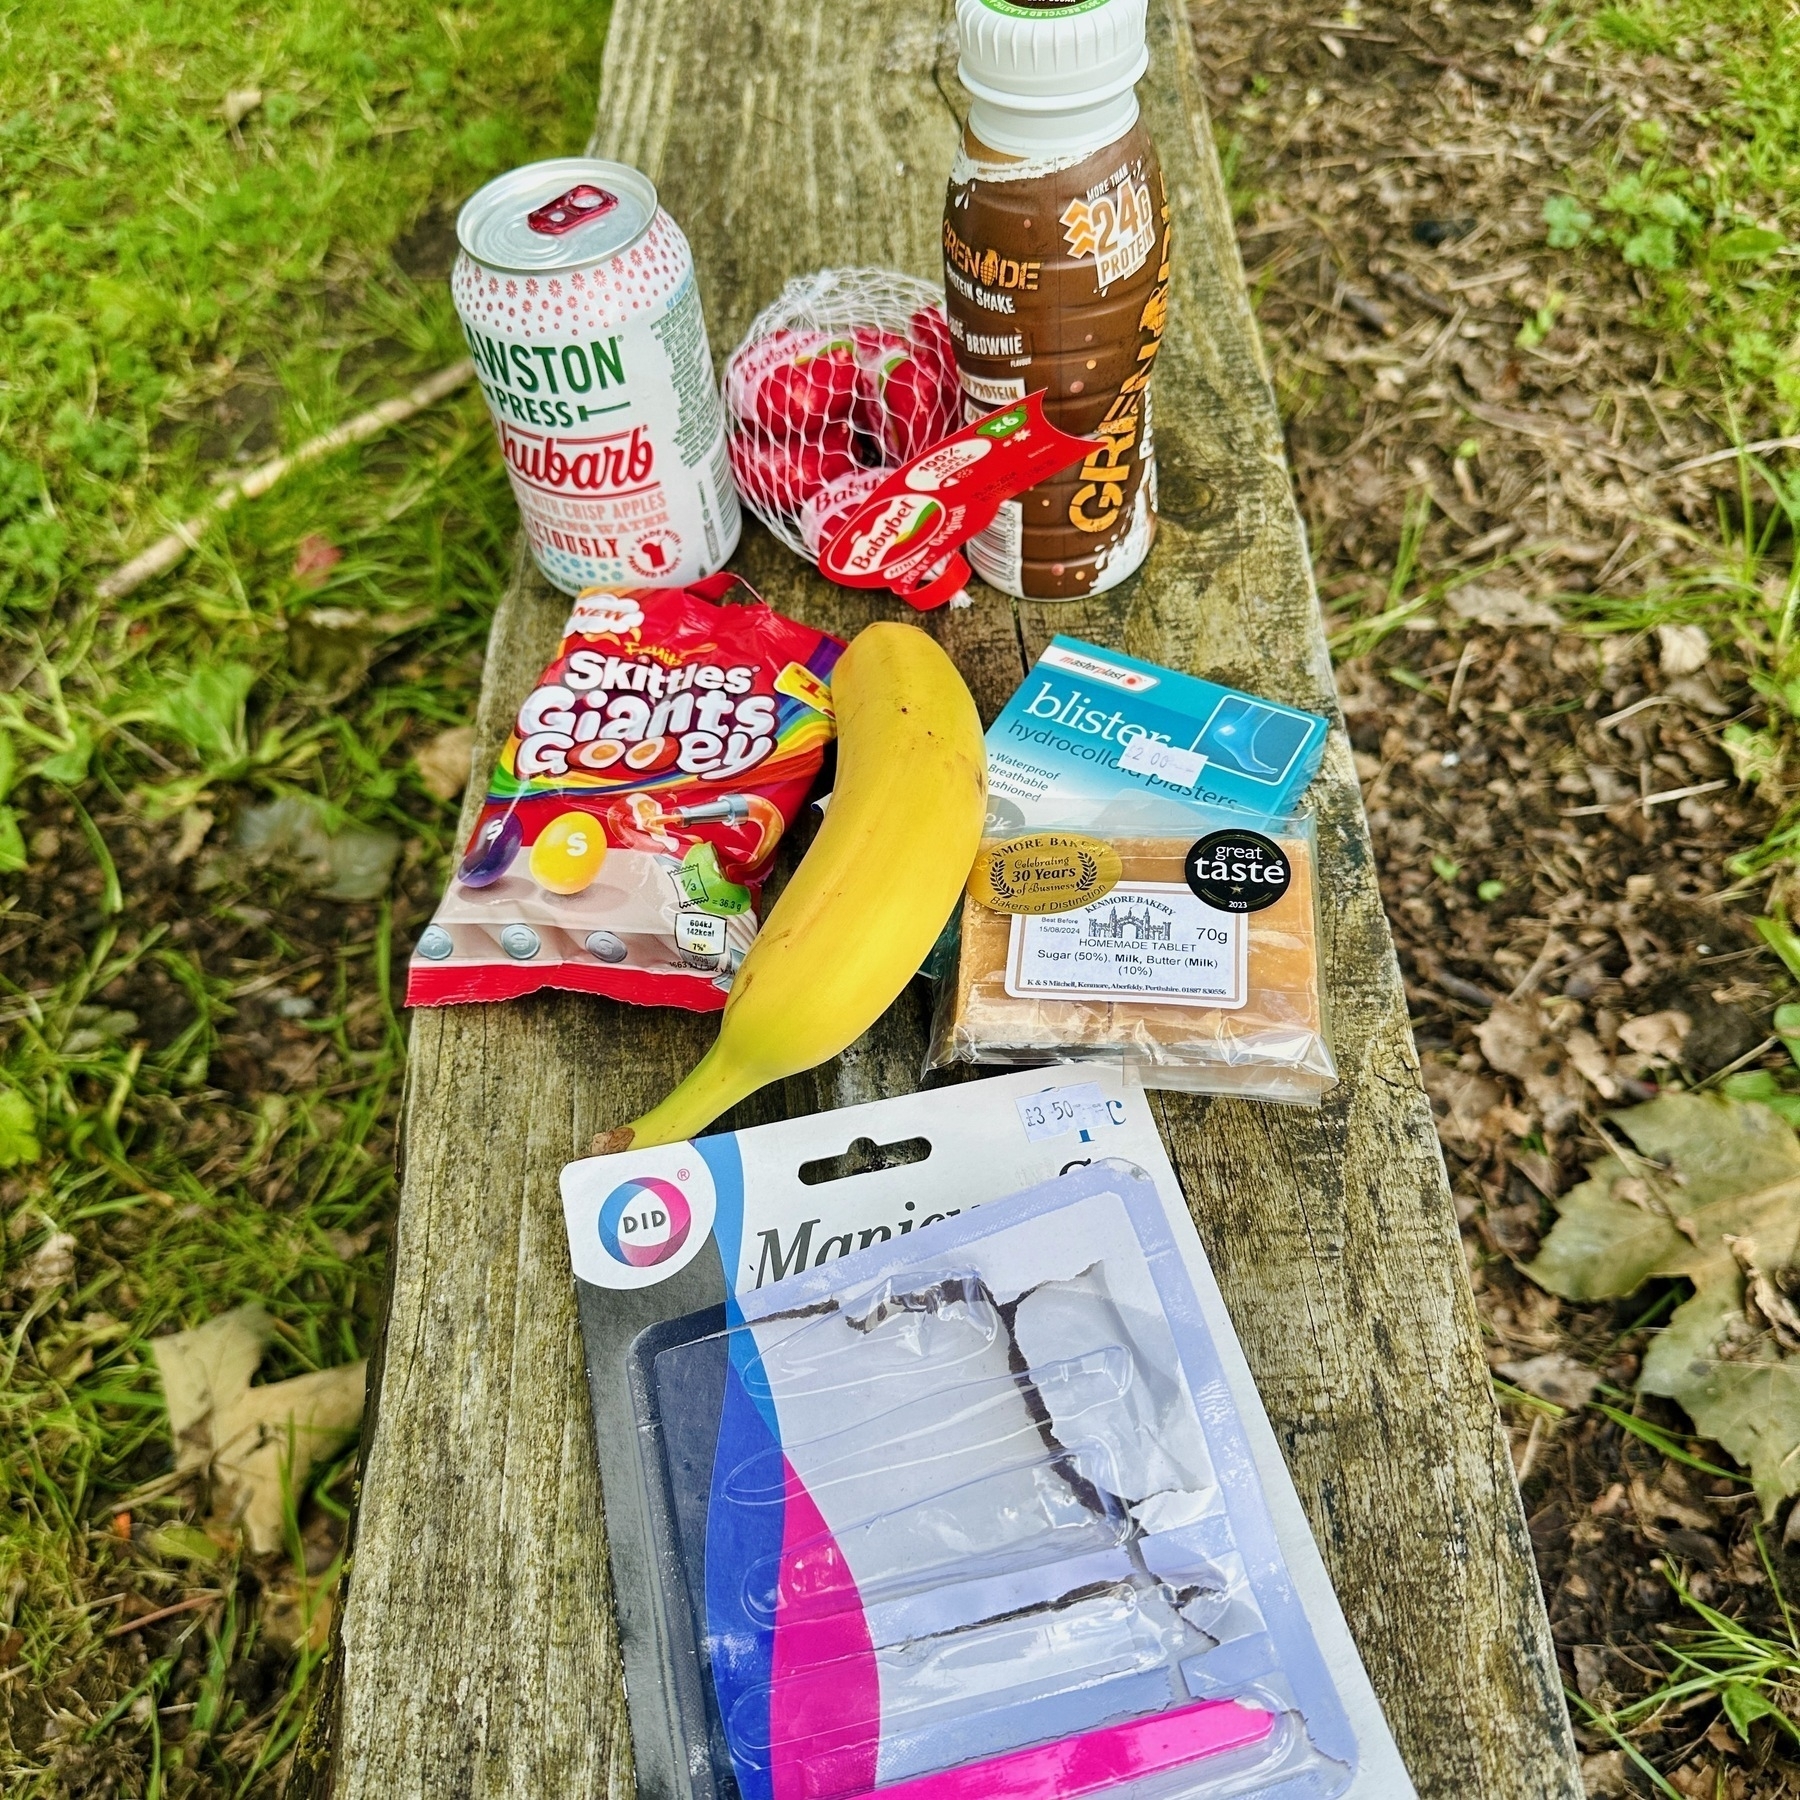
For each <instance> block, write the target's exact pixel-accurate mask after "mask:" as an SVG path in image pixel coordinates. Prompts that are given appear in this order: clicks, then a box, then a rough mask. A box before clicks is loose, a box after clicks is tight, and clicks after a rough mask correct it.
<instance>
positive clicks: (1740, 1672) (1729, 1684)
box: [1569, 1529, 1800, 1800]
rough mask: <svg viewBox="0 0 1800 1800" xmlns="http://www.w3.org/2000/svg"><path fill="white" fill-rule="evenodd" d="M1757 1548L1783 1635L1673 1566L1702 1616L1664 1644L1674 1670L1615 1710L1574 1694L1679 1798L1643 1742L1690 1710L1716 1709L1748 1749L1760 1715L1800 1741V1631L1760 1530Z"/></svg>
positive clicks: (1792, 1741) (1586, 1716)
mask: <svg viewBox="0 0 1800 1800" xmlns="http://www.w3.org/2000/svg"><path fill="white" fill-rule="evenodd" d="M1756 1548H1757V1552H1758V1555H1759V1556H1760V1558H1761V1561H1762V1567H1763V1573H1764V1575H1765V1577H1766V1578H1767V1580H1768V1582H1769V1585H1770V1589H1771V1591H1772V1592H1773V1595H1774V1598H1775V1602H1776V1606H1777V1608H1778V1609H1779V1612H1780V1615H1781V1624H1782V1631H1781V1634H1780V1635H1779V1636H1775V1635H1770V1634H1765V1633H1763V1632H1760V1631H1756V1630H1753V1629H1752V1628H1751V1627H1749V1626H1747V1625H1746V1624H1745V1623H1744V1622H1743V1621H1742V1620H1741V1619H1736V1618H1733V1617H1732V1616H1731V1615H1730V1614H1729V1613H1724V1612H1721V1611H1720V1610H1719V1609H1718V1608H1717V1607H1715V1606H1710V1605H1708V1604H1707V1603H1706V1602H1705V1601H1704V1600H1702V1599H1701V1598H1700V1597H1699V1596H1698V1595H1697V1594H1695V1593H1694V1591H1693V1590H1692V1588H1690V1587H1689V1586H1688V1583H1687V1581H1686V1579H1685V1577H1684V1576H1683V1575H1682V1573H1681V1571H1680V1569H1678V1568H1676V1567H1674V1566H1673V1565H1666V1566H1665V1568H1664V1571H1663V1572H1664V1574H1665V1576H1666V1577H1667V1579H1668V1582H1669V1585H1670V1586H1671V1587H1672V1588H1673V1589H1674V1590H1675V1594H1676V1597H1677V1598H1678V1599H1679V1600H1680V1602H1681V1604H1682V1605H1683V1606H1684V1607H1686V1608H1687V1610H1688V1612H1689V1613H1690V1614H1692V1615H1693V1616H1694V1617H1695V1618H1697V1619H1698V1620H1699V1621H1700V1622H1699V1624H1698V1625H1692V1624H1686V1625H1681V1626H1677V1627H1675V1628H1674V1629H1673V1630H1672V1631H1671V1632H1670V1633H1669V1635H1668V1639H1667V1642H1666V1643H1665V1645H1664V1647H1663V1648H1664V1655H1665V1657H1666V1658H1667V1660H1668V1662H1669V1663H1670V1664H1671V1665H1672V1667H1671V1668H1670V1670H1669V1672H1668V1673H1667V1674H1666V1675H1665V1676H1664V1677H1663V1679H1662V1680H1660V1681H1659V1682H1658V1683H1657V1684H1656V1686H1655V1687H1654V1688H1653V1689H1652V1690H1651V1691H1650V1692H1649V1693H1648V1694H1646V1695H1644V1696H1643V1698H1641V1699H1639V1700H1634V1701H1632V1702H1631V1703H1630V1704H1629V1705H1626V1706H1621V1707H1619V1708H1618V1709H1617V1710H1616V1711H1612V1712H1608V1711H1603V1710H1602V1709H1601V1708H1599V1707H1596V1706H1594V1705H1592V1704H1590V1703H1589V1702H1588V1701H1586V1700H1584V1699H1583V1698H1582V1697H1581V1696H1580V1695H1579V1694H1571V1695H1570V1696H1569V1699H1570V1703H1571V1706H1572V1708H1573V1709H1574V1711H1575V1713H1576V1716H1577V1717H1578V1718H1580V1719H1582V1720H1583V1721H1584V1722H1585V1723H1586V1724H1588V1725H1589V1726H1591V1727H1593V1728H1594V1729H1595V1730H1597V1731H1601V1732H1604V1733H1605V1734H1606V1735H1607V1736H1608V1737H1609V1738H1611V1739H1612V1741H1613V1742H1614V1743H1616V1744H1617V1745H1619V1747H1620V1748H1621V1749H1622V1750H1624V1752H1625V1753H1626V1755H1627V1756H1628V1757H1629V1758H1630V1760H1631V1761H1632V1763H1633V1764H1634V1765H1635V1766H1636V1767H1637V1768H1638V1769H1639V1770H1640V1771H1641V1773H1642V1774H1643V1775H1644V1776H1645V1777H1646V1778H1647V1779H1648V1780H1649V1781H1650V1783H1651V1785H1652V1786H1653V1787H1654V1788H1655V1789H1656V1791H1657V1792H1658V1793H1660V1794H1667V1795H1671V1796H1673V1797H1674V1800H1681V1792H1680V1790H1679V1789H1677V1788H1676V1787H1674V1786H1673V1785H1672V1784H1671V1783H1670V1782H1669V1781H1668V1780H1666V1779H1665V1778H1664V1776H1663V1775H1662V1774H1661V1773H1660V1772H1659V1771H1658V1769H1657V1768H1656V1766H1655V1764H1654V1763H1653V1762H1652V1761H1651V1760H1650V1759H1649V1758H1648V1757H1647V1756H1646V1755H1645V1754H1644V1752H1643V1751H1642V1750H1641V1749H1640V1748H1639V1747H1638V1745H1637V1742H1636V1741H1635V1740H1636V1739H1638V1738H1639V1737H1642V1736H1644V1735H1645V1734H1647V1733H1650V1732H1655V1731H1661V1730H1670V1729H1680V1728H1681V1725H1680V1722H1681V1720H1682V1718H1683V1715H1685V1714H1687V1713H1689V1712H1692V1711H1694V1710H1696V1709H1698V1708H1702V1707H1713V1706H1716V1707H1717V1708H1718V1709H1719V1711H1720V1713H1721V1714H1722V1715H1723V1716H1724V1719H1725V1722H1726V1724H1727V1725H1728V1726H1729V1728H1730V1730H1731V1731H1732V1733H1733V1735H1735V1736H1736V1738H1737V1739H1738V1741H1739V1742H1740V1743H1742V1744H1743V1745H1745V1747H1746V1748H1749V1747H1751V1745H1752V1744H1753V1739H1752V1735H1751V1733H1752V1728H1753V1727H1754V1726H1755V1725H1756V1724H1757V1723H1758V1721H1760V1720H1767V1721H1769V1725H1770V1728H1771V1729H1772V1730H1773V1731H1774V1732H1775V1733H1776V1734H1777V1735H1778V1736H1779V1737H1782V1738H1785V1739H1786V1740H1787V1743H1788V1746H1789V1747H1790V1748H1791V1747H1792V1746H1793V1745H1796V1744H1800V1635H1797V1634H1796V1631H1795V1626H1794V1615H1793V1612H1792V1609H1791V1608H1790V1607H1789V1605H1788V1600H1787V1596H1786V1595H1785V1594H1784V1593H1783V1592H1782V1587H1781V1582H1780V1579H1779V1577H1778V1576H1777V1575H1776V1573H1775V1565H1774V1563H1773V1562H1772V1561H1771V1560H1770V1557H1769V1549H1768V1545H1767V1544H1766V1543H1764V1541H1763V1536H1762V1532H1761V1530H1760V1529H1758V1530H1757V1532H1756Z"/></svg>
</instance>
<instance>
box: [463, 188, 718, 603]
mask: <svg viewBox="0 0 1800 1800" xmlns="http://www.w3.org/2000/svg"><path fill="white" fill-rule="evenodd" d="M456 236H457V241H458V243H459V244H460V245H461V247H462V253H461V255H459V256H458V257H457V259H456V267H455V269H454V271H453V272H452V274H451V277H450V286H451V292H452V293H453V295H454V296H455V299H456V311H457V315H458V317H459V318H460V319H461V320H462V328H463V334H464V336H466V337H467V339H468V340H469V349H470V352H471V354H472V355H473V357H474V360H475V374H476V378H477V379H478V380H479V381H480V383H481V391H482V393H483V394H484V395H485V396H486V397H487V403H488V410H489V411H490V412H491V413H492V414H493V417H494V430H495V431H496V433H497V434H498V436H499V439H500V451H501V454H502V455H503V456H504V457H505V459H506V468H507V473H508V475H510V476H511V478H512V486H513V493H514V494H515V495H516V496H517V498H518V502H519V512H520V514H521V515H522V516H523V518H524V521H525V534H526V536H527V537H528V538H529V539H530V541H531V551H532V555H533V556H534V557H535V558H536V559H537V565H538V567H539V568H540V569H542V570H543V572H544V574H545V576H546V577H547V578H548V579H549V580H550V581H551V582H552V583H553V584H554V585H555V586H557V587H559V588H561V589H562V590H563V592H564V593H568V594H574V593H578V592H579V591H580V590H581V589H583V588H587V587H611V588H628V587H679V586H684V585H686V584H687V583H689V582H691V581H697V580H699V579H700V578H701V577H702V576H705V575H710V574H712V573H714V572H715V571H716V570H718V569H720V568H721V567H723V566H724V563H725V561H726V559H727V558H728V557H729V556H730V555H731V553H732V551H733V550H734V549H735V548H736V547H737V541H738V530H739V525H740V515H739V511H738V498H737V489H736V488H735V487H734V486H733V484H732V479H731V470H730V466H729V464H728V463H727V461H726V455H725V415H724V409H723V407H722V406H721V404H720V401H719V390H718V385H717V383H716V382H715V381H714V379H713V368H712V354H711V352H710V350H709V349H708V347H707V342H706V323H705V320H704V319H703V318H702V317H701V313H700V293H699V288H698V286H697V285H696V282H695V279H694V258H693V255H692V253H691V252H690V250H689V249H688V242H687V239H686V238H685V237H683V236H682V235H681V230H680V228H679V227H678V226H677V225H676V223H675V221H674V220H673V219H671V218H670V217H669V215H668V214H667V213H666V212H664V211H663V210H662V208H661V207H660V206H659V205H658V204H657V199H656V189H655V188H654V187H652V186H651V184H650V182H649V180H648V179H647V178H646V177H645V176H643V175H641V174H639V173H638V171H637V170H636V169H629V168H626V167H625V166H624V165H623V164H621V163H610V162H600V161H597V160H595V159H594V158H592V157H574V156H571V157H560V158H558V159H556V160H555V161H551V162H539V163H530V164H527V165H526V166H525V167H524V168H522V169H514V170H513V171H512V173H511V174H509V175H502V176H499V177H498V178H496V179H495V180H493V181H490V182H489V183H488V184H487V186H486V187H484V188H483V189H482V190H481V191H480V192H479V193H478V194H476V195H475V197H474V198H473V199H472V200H470V201H469V203H468V204H467V205H466V206H464V208H463V209H462V211H461V213H460V214H458V216H457V220H456Z"/></svg>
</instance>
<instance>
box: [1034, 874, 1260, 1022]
mask: <svg viewBox="0 0 1800 1800" xmlns="http://www.w3.org/2000/svg"><path fill="white" fill-rule="evenodd" d="M1248 948H1249V938H1248V935H1247V933H1246V931H1245V928H1244V919H1243V916H1242V915H1241V914H1238V913H1229V912H1222V911H1220V910H1219V909H1218V908H1217V907H1212V906H1208V905H1207V904H1206V902H1205V901H1204V900H1202V899H1200V898H1199V897H1198V896H1197V895H1195V894H1193V893H1192V892H1190V891H1189V890H1188V888H1187V887H1185V886H1184V885H1183V884H1181V883H1180V882H1167V881H1140V882H1121V883H1120V884H1119V885H1118V886H1117V887H1115V888H1114V889H1113V890H1112V891H1111V892H1110V893H1109V894H1107V895H1106V897H1105V898H1104V899H1102V900H1096V901H1093V902H1091V903H1090V904H1089V905H1087V906H1078V907H1073V908H1071V909H1070V910H1069V911H1068V912H1059V913H1049V914H1041V915H1025V914H1015V915H1014V916H1013V922H1012V940H1011V944H1010V946H1009V949H1008V953H1007V958H1006V991H1007V993H1008V994H1010V995H1011V996H1012V997H1013V999H1015V1000H1032V999H1045V1000H1087V999H1095V1000H1125V999H1130V1000H1145V1001H1151V1002H1155V1003H1160V1004H1162V1005H1166V1006H1211V1007H1218V1008H1221V1009H1230V1008H1233V1007H1239V1006H1242V1005H1243V1004H1244V1002H1245V1000H1246V999H1248V998H1249V992H1248V987H1247V984H1246V969H1247V952H1248Z"/></svg>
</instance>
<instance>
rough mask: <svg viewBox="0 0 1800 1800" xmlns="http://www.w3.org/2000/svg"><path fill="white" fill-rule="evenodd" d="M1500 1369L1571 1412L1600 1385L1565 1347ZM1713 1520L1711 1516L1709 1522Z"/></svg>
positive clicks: (1529, 1390) (1518, 1384)
mask: <svg viewBox="0 0 1800 1800" xmlns="http://www.w3.org/2000/svg"><path fill="white" fill-rule="evenodd" d="M1500 1373H1501V1374H1502V1375H1504V1376H1505V1377H1506V1379H1507V1380H1508V1381H1510V1382H1511V1383H1512V1384H1513V1386H1514V1387H1521V1388H1523V1389H1524V1390H1525V1392H1526V1393H1528V1394H1536V1395H1537V1397H1538V1398H1539V1399H1540V1400H1548V1401H1549V1402H1550V1403H1551V1405H1552V1406H1562V1407H1566V1408H1567V1409H1568V1410H1569V1411H1570V1412H1579V1411H1580V1410H1581V1408H1582V1407H1584V1406H1586V1405H1587V1403H1588V1402H1589V1401H1590V1400H1591V1399H1593V1397H1594V1389H1595V1388H1597V1387H1598V1386H1599V1385H1600V1377H1599V1375H1598V1373H1597V1372H1596V1371H1595V1370H1593V1369H1588V1368H1583V1367H1582V1365H1581V1364H1580V1363H1578V1362H1577V1361H1576V1360H1575V1359H1574V1357H1572V1356H1570V1355H1569V1354H1568V1353H1567V1352H1566V1351H1562V1350H1552V1351H1550V1352H1549V1353H1548V1354H1547V1355H1544V1356H1534V1357H1532V1358H1531V1359H1530V1360H1529V1361H1528V1362H1510V1363H1502V1364H1501V1365H1500ZM1710 1523H1711V1521H1710V1520H1709V1521H1708V1524H1710Z"/></svg>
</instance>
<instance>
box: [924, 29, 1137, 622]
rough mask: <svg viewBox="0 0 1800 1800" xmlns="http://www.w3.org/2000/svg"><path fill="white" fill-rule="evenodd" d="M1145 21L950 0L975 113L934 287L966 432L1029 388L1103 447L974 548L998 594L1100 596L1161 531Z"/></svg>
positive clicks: (1033, 492) (1013, 508) (1055, 417)
mask: <svg viewBox="0 0 1800 1800" xmlns="http://www.w3.org/2000/svg"><path fill="white" fill-rule="evenodd" d="M1145 5H1146V0H957V6H956V22H957V26H958V29H959V31H960V33H961V39H962V61H961V63H960V64H959V65H958V68H957V74H958V75H959V76H960V77H961V79H962V83H963V86H964V87H966V88H967V89H968V90H969V93H970V94H971V96H972V97H973V104H972V105H971V107H970V108H969V123H968V128H967V129H966V130H965V131H964V133H963V142H962V148H961V150H960V151H959V152H958V154H957V158H956V165H955V167H954V168H953V169H952V170H951V173H950V190H949V194H948V197H947V198H946V201H945V205H944V283H945V289H946V298H947V301H948V312H949V319H950V335H951V338H952V339H953V341H954V344H955V349H956V365H957V371H958V373H959V374H960V376H961V378H962V385H963V392H964V394H965V396H966V400H967V409H968V414H969V416H970V417H976V416H978V415H979V414H981V413H983V412H988V411H991V410H992V409H993V408H994V407H996V406H1001V405H1004V404H1005V403H1006V402H1007V401H1009V400H1018V399H1023V398H1024V396H1025V395H1026V394H1029V393H1035V392H1037V391H1038V390H1039V389H1043V390H1045V399H1044V410H1045V412H1046V413H1047V414H1048V416H1049V417H1050V419H1051V420H1052V421H1053V422H1054V423H1056V424H1057V425H1060V426H1061V427H1062V428H1063V429H1064V430H1066V431H1072V432H1078V433H1082V434H1085V435H1098V436H1100V437H1102V438H1104V440H1105V444H1104V447H1103V448H1101V449H1099V450H1096V451H1095V452H1094V453H1093V454H1092V455H1091V456H1089V457H1088V458H1087V459H1086V461H1085V462H1083V463H1080V464H1078V465H1077V466H1076V467H1074V468H1072V469H1070V470H1069V471H1068V472H1067V473H1065V474H1063V475H1059V476H1057V477H1056V478H1054V479H1053V480H1050V481H1046V482H1043V483H1042V484H1040V485H1039V486H1037V487H1034V488H1031V489H1030V490H1028V491H1027V492H1026V493H1024V494H1022V495H1021V496H1020V497H1019V498H1018V499H1017V500H1012V501H1008V502H1007V504H1006V505H1005V506H1004V507H1003V508H1002V509H1001V512H1000V517H999V518H998V519H997V520H996V521H995V522H994V524H993V525H992V526H990V527H989V528H988V529H987V530H986V531H984V532H983V533H982V534H981V535H980V536H979V537H977V538H975V539H974V540H973V541H972V542H971V543H970V544H969V545H968V557H969V560H970V562H972V563H973V564H974V566H975V569H976V572H977V573H978V574H979V575H980V576H981V577H982V579H983V580H985V581H987V582H989V583H990V584H991V585H993V586H994V587H997V588H1000V589H1002V590H1003V591H1004V592H1006V593H1009V594H1020V595H1027V596H1030V597H1031V598H1034V599H1044V600H1061V599H1073V598H1075V597H1076V596H1077V595H1080V594H1094V593H1100V592H1101V591H1103V590H1104V589H1106V588H1109V587H1114V586H1116V585H1117V584H1118V583H1119V582H1121V581H1123V580H1124V579H1125V577H1126V576H1127V575H1129V574H1131V573H1132V571H1133V570H1134V569H1136V568H1137V567H1138V565H1139V564H1140V563H1141V562H1142V561H1143V560H1144V557H1145V555H1146V554H1147V553H1148V551H1149V549H1150V539H1151V537H1152V535H1153V534H1154V532H1155V529H1156V460H1155V455H1154V452H1153V449H1152V446H1151V436H1150V372H1151V369H1152V368H1153V367H1154V366H1155V362H1156V352H1157V348H1158V346H1159V345H1160V344H1161V342H1162V332H1163V322H1164V319H1165V317H1166V315H1167V312H1168V293H1169V205H1168V197H1167V194H1166V192H1165V190H1164V187H1163V179H1162V169H1161V167H1160V165H1159V164H1158V162H1157V160H1156V151H1155V149H1154V147H1153V146H1152V145H1151V142H1150V138H1149V135H1148V133H1147V132H1146V131H1145V130H1144V127H1143V125H1142V124H1141V123H1140V122H1139V119H1138V103H1137V93H1136V87H1137V81H1138V78H1139V77H1140V76H1141V75H1142V74H1143V72H1144V69H1145V67H1146V65H1147V64H1148V61H1149V55H1148V52H1147V51H1146V50H1145V48H1144V12H1145Z"/></svg>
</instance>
